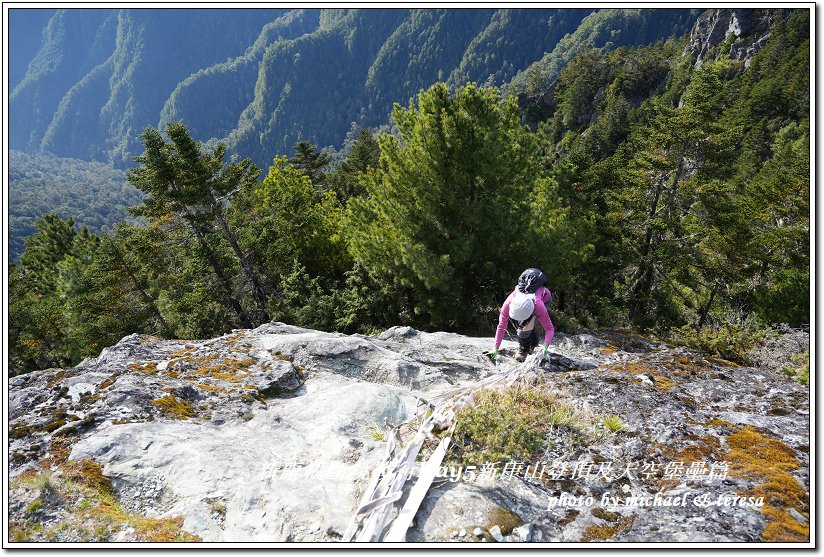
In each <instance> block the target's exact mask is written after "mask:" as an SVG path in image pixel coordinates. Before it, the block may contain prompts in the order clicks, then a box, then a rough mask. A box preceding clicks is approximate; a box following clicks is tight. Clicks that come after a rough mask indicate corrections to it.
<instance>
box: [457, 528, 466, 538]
mask: <svg viewBox="0 0 824 557" xmlns="http://www.w3.org/2000/svg"><path fill="white" fill-rule="evenodd" d="M465 536H466V528H461V531H460V532H458V537H459V538H463V537H465Z"/></svg>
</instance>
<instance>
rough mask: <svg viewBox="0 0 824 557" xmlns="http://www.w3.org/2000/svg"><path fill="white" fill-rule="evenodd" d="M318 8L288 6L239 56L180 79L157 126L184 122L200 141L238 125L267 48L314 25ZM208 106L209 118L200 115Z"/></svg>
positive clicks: (251, 97)
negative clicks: (289, 9) (293, 8)
mask: <svg viewBox="0 0 824 557" xmlns="http://www.w3.org/2000/svg"><path fill="white" fill-rule="evenodd" d="M319 15H320V11H319V10H302V9H301V10H291V11H289V12H288V13H286V14H284V15H282V16H281V17H279V18H277V19H276V20H275V21H273V22H271V23H268V24H266V25H265V26H264V27H263V30H262V31H261V32H260V35H259V36H258V38H257V40H256V41H255V42H254V44H252V46H250V47H249V48H248V49H247V50H246V52H245V53H244V54H243V55H242V56H238V57H235V58H232V59H230V60H227V61H225V62H221V63H219V64H216V65H214V66H210V67H208V68H204V69H202V70H199V71H197V72H196V73H194V74H192V75H190V76H189V77H187V78H186V79H184V80H183V81H181V82H180V83H179V84H178V85H177V87H175V90H174V91H172V94H171V96H170V97H169V98H168V99H167V100H166V103H165V105H164V106H163V110H162V111H161V113H160V123H159V124H158V127H159V128H160V129H165V127H166V124H167V123H168V122H186V124H187V125H188V127H189V131H190V132H191V134H192V136H193V137H195V138H198V139H200V140H202V141H207V140H209V139H211V138H215V137H226V136H227V135H229V133H230V132H231V131H232V130H233V129H234V128H235V126H237V123H238V120H239V118H240V114H241V112H243V109H245V108H246V107H247V106H249V103H251V102H252V100H253V98H254V92H255V82H256V81H257V76H258V70H259V66H260V62H261V59H262V58H263V54H264V53H265V51H266V49H268V48H269V46H271V45H272V44H273V43H276V42H278V41H289V40H292V39H295V38H297V37H300V36H301V35H304V34H306V33H309V32H311V31H314V30H315V29H317V26H318V23H319ZM204 106H209V107H210V111H209V118H208V119H204V118H202V117H201V114H200V113H201V111H202V110H203V107H204Z"/></svg>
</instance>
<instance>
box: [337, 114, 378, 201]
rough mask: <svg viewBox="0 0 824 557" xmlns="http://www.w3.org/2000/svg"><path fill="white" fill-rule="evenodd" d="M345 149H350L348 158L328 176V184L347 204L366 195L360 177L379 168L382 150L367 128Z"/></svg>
mask: <svg viewBox="0 0 824 557" xmlns="http://www.w3.org/2000/svg"><path fill="white" fill-rule="evenodd" d="M344 148H348V149H347V150H348V153H347V154H346V158H345V159H344V160H343V161H341V163H340V164H337V165H335V167H334V168H333V169H332V171H331V172H329V174H327V176H326V183H327V184H328V187H329V189H331V190H332V191H334V192H335V193H336V194H337V196H338V199H340V200H341V201H342V202H344V203H345V202H346V201H347V200H348V199H349V198H351V197H357V196H360V195H363V194H364V193H365V190H364V187H363V185H362V184H361V179H360V175H361V174H365V173H366V172H368V171H369V169H370V168H377V167H378V164H379V163H380V154H381V148H380V145H378V141H377V139H375V136H374V135H372V132H371V131H369V129H365V128H364V129H361V130H359V131H358V132H357V135H356V136H355V138H354V139H353V140H352V142H351V144H348V145H347V144H344Z"/></svg>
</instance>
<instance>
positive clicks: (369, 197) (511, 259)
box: [347, 84, 576, 328]
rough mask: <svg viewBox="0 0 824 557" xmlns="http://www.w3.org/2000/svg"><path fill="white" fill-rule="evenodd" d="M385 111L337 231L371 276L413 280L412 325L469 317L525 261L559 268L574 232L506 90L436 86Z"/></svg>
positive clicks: (569, 253)
mask: <svg viewBox="0 0 824 557" xmlns="http://www.w3.org/2000/svg"><path fill="white" fill-rule="evenodd" d="M392 116H393V119H394V122H395V124H396V125H397V127H398V130H399V132H400V138H396V137H393V136H388V135H384V136H380V137H379V138H378V141H379V143H380V147H381V158H380V165H379V167H378V168H373V169H371V170H370V171H369V172H368V173H366V175H365V176H364V177H363V180H364V185H365V187H366V190H367V194H366V195H365V196H364V197H360V198H354V199H352V200H350V202H349V205H348V226H347V229H348V234H349V237H350V238H351V247H352V250H353V253H354V255H355V257H356V259H357V260H358V261H359V262H360V263H362V264H363V266H364V267H365V268H366V269H368V270H369V273H370V274H371V275H372V276H375V277H381V278H382V279H383V280H389V281H391V282H393V283H395V284H396V285H398V286H407V287H411V288H412V289H413V291H414V296H415V307H414V311H415V315H416V319H417V320H418V321H419V322H420V323H421V324H423V325H426V326H432V327H453V328H455V327H458V328H468V327H477V326H478V315H479V313H481V311H482V310H481V308H483V310H486V309H487V308H489V307H490V306H493V305H497V304H500V302H501V300H502V299H503V294H505V289H506V288H507V287H508V286H509V285H510V284H511V283H512V282H513V281H514V280H515V279H516V278H517V276H518V275H519V274H520V272H521V271H523V269H524V268H526V267H529V266H537V267H542V268H543V269H544V270H545V271H546V272H548V273H549V274H550V276H553V277H554V276H557V275H558V274H563V273H564V272H565V270H566V264H567V263H568V262H570V261H571V260H572V259H574V258H575V253H576V251H575V250H574V249H566V248H567V247H571V246H567V245H566V244H567V240H569V239H571V238H574V234H572V233H571V231H570V230H569V229H568V219H567V216H566V212H565V210H564V209H563V208H562V207H561V206H560V202H559V198H558V196H557V191H556V188H555V184H554V182H552V181H551V180H550V179H548V178H547V177H545V176H544V175H543V174H542V172H541V169H540V167H539V165H538V163H537V145H536V143H535V138H534V136H533V135H532V134H530V133H529V132H528V130H527V129H526V128H525V127H523V126H521V124H520V116H519V113H518V110H517V105H516V103H515V100H514V99H509V100H506V101H502V100H501V98H500V93H499V92H498V90H497V89H494V88H479V87H477V86H475V85H474V84H470V85H467V86H466V87H463V88H461V89H459V90H458V91H457V93H456V94H455V95H454V96H453V95H451V94H450V92H449V90H448V89H447V87H446V86H445V85H444V84H436V85H434V86H432V87H431V88H430V89H429V90H427V91H423V92H421V93H420V94H419V95H418V99H417V106H416V105H414V104H410V106H409V107H407V108H403V107H401V106H400V105H396V106H395V109H394V111H393V114H392ZM562 253H563V257H562V256H561V254H562Z"/></svg>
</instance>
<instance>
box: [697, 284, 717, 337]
mask: <svg viewBox="0 0 824 557" xmlns="http://www.w3.org/2000/svg"><path fill="white" fill-rule="evenodd" d="M716 292H718V283H715V284H714V285H713V287H712V292H710V299H709V300H707V303H706V304H704V307H703V308H702V309H701V315H700V317H699V319H698V328H699V329H700V328H701V327H703V326H704V321H706V320H707V315H708V314H709V312H710V306H712V301H713V299H715V293H716Z"/></svg>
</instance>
